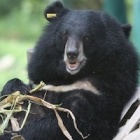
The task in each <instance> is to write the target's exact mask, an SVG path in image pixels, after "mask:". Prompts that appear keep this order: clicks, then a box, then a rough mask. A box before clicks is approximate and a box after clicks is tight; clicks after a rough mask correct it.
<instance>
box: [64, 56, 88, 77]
mask: <svg viewBox="0 0 140 140" xmlns="http://www.w3.org/2000/svg"><path fill="white" fill-rule="evenodd" d="M85 61H86V60H85V59H83V60H82V61H78V60H77V61H74V62H69V61H66V70H67V71H68V72H69V73H70V74H72V75H74V74H76V73H78V72H79V71H80V69H81V68H82V67H83V66H84V64H85Z"/></svg>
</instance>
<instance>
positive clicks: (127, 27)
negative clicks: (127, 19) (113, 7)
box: [122, 24, 132, 38]
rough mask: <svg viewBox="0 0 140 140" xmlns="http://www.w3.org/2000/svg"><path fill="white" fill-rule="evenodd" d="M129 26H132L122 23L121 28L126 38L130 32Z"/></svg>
mask: <svg viewBox="0 0 140 140" xmlns="http://www.w3.org/2000/svg"><path fill="white" fill-rule="evenodd" d="M131 28H132V27H131V25H130V24H124V25H122V29H123V32H124V34H125V36H126V38H129V36H130V32H131Z"/></svg>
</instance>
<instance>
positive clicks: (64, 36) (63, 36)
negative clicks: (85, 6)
mask: <svg viewBox="0 0 140 140" xmlns="http://www.w3.org/2000/svg"><path fill="white" fill-rule="evenodd" d="M67 38H68V33H67V31H64V32H63V33H62V39H63V41H66V40H67Z"/></svg>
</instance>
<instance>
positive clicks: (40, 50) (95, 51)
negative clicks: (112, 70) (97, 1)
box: [29, 1, 131, 81]
mask: <svg viewBox="0 0 140 140" xmlns="http://www.w3.org/2000/svg"><path fill="white" fill-rule="evenodd" d="M44 16H45V18H46V19H47V20H48V21H49V25H48V26H47V28H46V29H45V31H44V34H43V35H42V36H41V38H40V40H39V42H38V44H37V46H36V50H35V55H34V56H33V59H32V61H31V63H30V64H29V69H32V70H31V72H30V70H29V78H31V79H33V80H35V78H34V77H38V78H36V79H39V80H44V81H47V80H46V79H47V78H46V79H45V78H44V77H49V76H50V75H51V72H52V73H53V75H54V76H60V77H63V76H64V77H69V76H71V77H74V76H76V75H82V76H83V75H84V76H85V75H89V74H90V73H93V72H98V71H102V70H103V69H105V67H108V66H110V65H111V64H112V66H113V63H115V62H117V60H116V56H117V55H118V56H119V53H120V52H121V51H122V50H123V49H125V46H127V45H128V37H129V33H130V30H131V26H130V25H121V24H120V23H118V22H117V21H116V20H115V19H114V18H112V17H110V16H109V15H107V14H105V13H104V12H100V11H93V10H70V9H67V8H65V7H64V6H63V5H62V3H61V2H60V1H57V2H54V3H52V4H51V5H49V6H48V7H47V8H46V10H45V12H44ZM47 59H48V61H49V62H48V61H47ZM118 59H119V58H118ZM38 60H40V62H37V61H38ZM35 61H36V62H35ZM118 61H121V60H118ZM31 67H32V68H31ZM49 70H50V71H51V72H50V73H49V72H48V71H49ZM39 71H40V75H39V76H35V74H36V75H37V73H38V72H39ZM45 74H46V75H45ZM41 75H42V76H41ZM53 75H51V76H52V77H53ZM39 80H38V81H39Z"/></svg>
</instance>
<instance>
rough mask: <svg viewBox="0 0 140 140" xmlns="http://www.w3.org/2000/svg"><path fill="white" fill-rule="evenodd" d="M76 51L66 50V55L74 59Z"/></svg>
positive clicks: (76, 54) (76, 55)
mask: <svg viewBox="0 0 140 140" xmlns="http://www.w3.org/2000/svg"><path fill="white" fill-rule="evenodd" d="M78 54H79V53H78V51H68V52H67V57H68V59H70V60H75V59H76V58H77V57H78Z"/></svg>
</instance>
